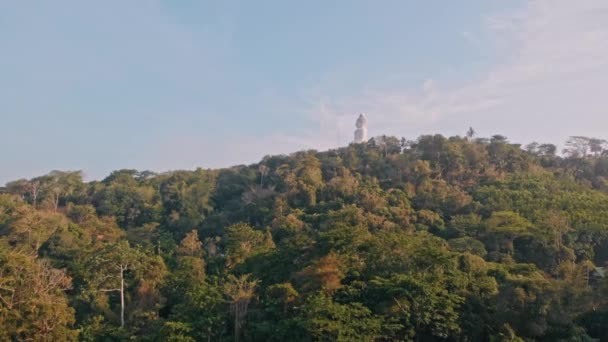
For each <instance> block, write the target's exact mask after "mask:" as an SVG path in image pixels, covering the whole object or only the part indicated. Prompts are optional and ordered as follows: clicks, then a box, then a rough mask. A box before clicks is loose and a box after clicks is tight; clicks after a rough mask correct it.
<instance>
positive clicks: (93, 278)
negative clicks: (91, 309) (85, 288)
mask: <svg viewBox="0 0 608 342" xmlns="http://www.w3.org/2000/svg"><path fill="white" fill-rule="evenodd" d="M140 262H141V253H140V252H139V251H138V250H136V249H132V248H131V247H130V246H129V244H128V243H127V242H126V241H121V242H118V243H116V244H112V245H109V246H107V247H105V248H104V249H103V250H101V251H98V252H94V253H93V255H91V256H90V260H89V261H88V262H87V263H85V265H86V266H85V267H87V268H89V269H94V270H96V272H95V273H94V274H88V275H87V277H88V279H87V282H88V283H89V287H90V289H91V290H92V291H93V292H101V293H108V292H118V293H119V295H120V326H121V327H124V326H125V306H126V303H125V292H126V273H127V272H128V271H132V270H134V269H136V268H137V267H139V266H140Z"/></svg>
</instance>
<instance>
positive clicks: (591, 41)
mask: <svg viewBox="0 0 608 342" xmlns="http://www.w3.org/2000/svg"><path fill="white" fill-rule="evenodd" d="M607 23H608V2H606V1H605V0H585V1H571V0H535V1H530V2H529V3H527V4H526V6H525V7H524V8H522V9H519V10H517V11H515V12H509V13H501V14H499V15H494V16H491V17H487V18H485V26H486V30H487V34H488V35H490V36H491V37H492V40H493V41H494V42H495V44H496V46H495V48H497V49H500V51H501V52H502V53H503V56H502V58H501V59H500V60H499V61H498V62H497V63H496V64H495V65H494V66H493V67H492V68H490V69H489V70H488V71H487V72H486V73H485V74H483V75H482V76H481V77H476V78H474V79H468V80H466V79H465V80H461V82H460V83H458V84H453V83H452V84H450V85H449V86H446V87H445V88H444V87H442V79H441V78H440V77H439V78H436V79H432V80H426V81H425V82H423V83H422V84H420V85H419V87H418V88H416V89H412V88H411V87H407V86H403V87H394V88H391V89H378V90H374V89H371V90H370V89H366V90H364V91H362V92H361V93H360V94H357V95H356V96H352V95H350V96H340V97H334V98H331V97H328V96H323V97H322V98H321V99H320V100H318V101H317V103H318V104H317V105H316V106H314V107H312V108H310V110H309V111H310V113H311V114H310V116H311V118H312V119H313V120H316V121H317V122H319V125H320V128H319V130H318V131H316V133H317V134H308V135H309V136H302V137H299V139H300V140H302V141H301V145H302V146H303V147H304V146H311V147H316V146H323V145H324V144H325V143H326V142H327V141H331V139H330V136H332V135H335V130H332V131H326V130H325V129H324V128H326V127H332V128H333V127H335V129H336V130H338V131H340V132H341V135H345V134H347V132H350V131H347V132H344V129H350V128H351V127H350V126H351V125H350V124H347V123H350V121H353V120H354V118H355V117H356V114H357V113H358V112H360V111H365V112H367V113H368V114H369V117H370V123H371V129H372V131H373V133H375V134H383V133H388V134H397V135H410V136H417V135H418V134H423V133H431V132H442V133H445V134H459V133H460V134H462V133H464V131H465V130H466V128H467V127H468V126H469V125H472V126H474V127H476V128H477V129H478V131H480V132H482V133H485V134H488V135H489V134H493V133H498V132H500V133H504V134H506V135H508V136H510V137H512V138H513V140H517V141H528V140H531V139H538V138H541V139H545V140H546V141H552V142H560V141H562V140H563V139H564V138H565V137H567V136H568V135H575V134H582V135H597V136H602V135H605V127H606V126H607V125H608V97H606V96H605V90H606V89H607V88H608V58H607V56H608V24H607ZM465 36H466V37H465V39H467V40H469V41H471V40H475V38H474V37H472V36H471V33H468V32H467V33H466V34H465ZM486 48H489V47H487V46H486ZM417 53H424V52H423V51H418V52H417ZM347 118H348V119H347ZM345 121H347V122H345ZM290 139H291V140H298V138H293V137H292V138H290Z"/></svg>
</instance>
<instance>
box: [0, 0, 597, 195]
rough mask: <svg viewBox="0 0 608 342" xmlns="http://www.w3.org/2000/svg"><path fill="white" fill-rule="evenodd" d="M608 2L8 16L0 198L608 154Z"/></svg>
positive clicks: (154, 4) (487, 0) (189, 8)
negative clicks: (346, 155)
mask: <svg viewBox="0 0 608 342" xmlns="http://www.w3.org/2000/svg"><path fill="white" fill-rule="evenodd" d="M607 23H608V2H606V1H605V0H586V1H571V0H534V1H525V0H512V1H504V0H466V1H444V0H441V1H440V0H429V1H420V0H418V1H413V0H412V1H405V0H401V1H356V0H350V1H321V0H318V1H298V2H296V1H263V0H260V1H231V0H223V1H219V0H217V1H193V0H192V1H152V0H150V1H113V0H110V1H98V2H84V1H75V0H74V1H62V0H59V1H8V0H0V75H1V77H0V123H1V124H2V134H0V158H1V160H2V164H1V168H0V184H2V183H4V182H6V181H9V180H13V179H17V178H23V177H26V178H30V177H33V176H37V175H41V174H44V173H47V172H49V171H51V170H54V169H61V170H83V171H84V173H85V175H86V177H87V178H88V179H99V178H103V177H104V176H105V175H107V174H108V173H109V172H110V171H112V170H115V169H120V168H137V169H151V170H154V171H167V170H173V169H192V168H195V167H199V166H200V167H222V166H229V165H233V164H239V163H251V162H255V161H257V160H259V159H260V158H261V157H262V156H264V155H266V154H277V153H289V152H293V151H296V150H300V149H309V148H315V149H326V148H331V147H335V146H340V145H346V144H347V143H348V142H349V141H350V140H351V139H352V131H353V128H354V121H355V119H356V117H357V114H358V113H359V112H366V113H367V115H368V118H369V121H370V133H371V134H372V135H377V134H394V135H397V136H405V137H408V138H415V137H417V136H419V135H421V134H428V133H443V134H446V135H452V134H463V133H464V132H465V131H466V129H467V128H468V127H469V126H473V127H475V128H476V130H477V131H478V132H479V133H480V134H481V135H486V136H489V135H491V134H495V133H502V134H504V135H507V136H508V137H510V138H511V140H513V141H516V142H529V141H531V140H533V139H536V140H541V141H543V142H554V143H560V142H562V141H563V140H564V139H565V138H566V137H567V136H569V135H590V136H598V137H604V138H605V137H606V134H605V127H607V125H608V115H607V114H608V113H607V110H608V99H607V97H606V96H605V89H606V88H607V86H608V58H607V57H606V56H608V24H607Z"/></svg>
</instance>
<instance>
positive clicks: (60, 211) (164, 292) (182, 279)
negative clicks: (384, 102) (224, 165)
mask: <svg viewBox="0 0 608 342" xmlns="http://www.w3.org/2000/svg"><path fill="white" fill-rule="evenodd" d="M473 133H474V132H473V131H472V130H471V131H470V134H468V136H467V137H465V138H461V137H451V138H445V137H443V136H440V135H435V136H421V137H420V138H418V139H417V140H416V141H407V140H405V139H401V140H400V139H397V138H394V137H378V138H375V139H372V140H370V141H369V142H368V143H365V144H353V145H350V146H348V147H345V148H340V149H336V150H330V151H327V152H316V151H306V152H298V153H295V154H292V155H290V156H272V157H266V158H264V159H263V160H262V161H261V162H260V163H259V164H256V165H250V166H236V167H232V168H229V169H221V170H204V169H197V170H195V171H175V172H170V173H165V174H154V173H152V172H138V171H135V170H120V171H116V172H113V173H112V174H111V175H110V176H108V177H107V178H106V179H104V180H102V181H94V182H88V183H85V182H83V181H82V177H81V174H80V173H79V172H59V171H55V172H52V173H50V174H48V175H45V176H42V177H37V178H34V179H30V180H18V181H15V182H11V183H8V184H7V185H6V186H5V187H4V188H2V194H0V340H2V341H5V340H6V341H26V340H31V341H77V340H80V341H117V340H141V341H182V342H185V341H232V340H235V341H560V340H561V341H590V340H593V339H601V340H608V329H607V327H608V297H607V295H608V278H604V277H603V273H602V270H603V269H602V268H600V267H601V266H603V265H604V263H605V262H606V261H607V260H608V153H606V152H607V151H606V150H605V142H604V141H602V140H599V139H590V138H584V137H573V138H571V139H570V140H569V141H568V143H567V144H566V145H567V149H566V150H565V151H564V153H563V154H562V155H557V154H556V147H555V146H554V145H550V144H530V145H528V146H527V147H526V148H521V147H520V146H519V145H516V144H511V143H509V142H508V141H507V139H506V138H505V137H502V136H498V135H497V136H494V137H492V138H491V139H481V138H478V139H474V137H473Z"/></svg>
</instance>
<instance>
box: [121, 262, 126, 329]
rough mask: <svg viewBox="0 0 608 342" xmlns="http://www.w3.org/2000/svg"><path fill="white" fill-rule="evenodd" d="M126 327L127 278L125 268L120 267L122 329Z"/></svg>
mask: <svg viewBox="0 0 608 342" xmlns="http://www.w3.org/2000/svg"><path fill="white" fill-rule="evenodd" d="M124 326H125V278H124V268H123V266H122V265H120V327H121V328H124Z"/></svg>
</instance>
